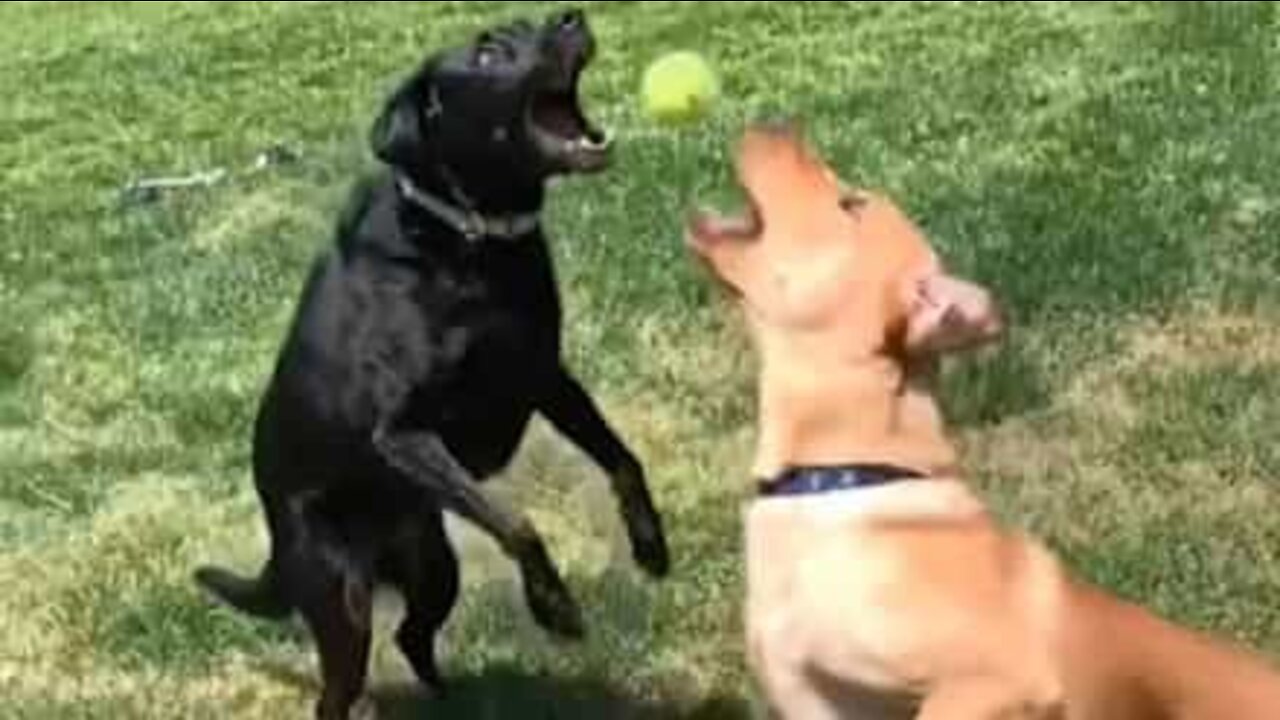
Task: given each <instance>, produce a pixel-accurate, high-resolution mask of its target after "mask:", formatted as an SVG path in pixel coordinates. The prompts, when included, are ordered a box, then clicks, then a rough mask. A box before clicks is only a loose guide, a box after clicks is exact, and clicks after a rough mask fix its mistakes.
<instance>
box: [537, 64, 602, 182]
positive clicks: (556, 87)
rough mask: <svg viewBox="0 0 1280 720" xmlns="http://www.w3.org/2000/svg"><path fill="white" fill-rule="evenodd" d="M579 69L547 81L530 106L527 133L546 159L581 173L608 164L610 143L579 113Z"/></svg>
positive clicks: (580, 111)
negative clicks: (564, 76)
mask: <svg viewBox="0 0 1280 720" xmlns="http://www.w3.org/2000/svg"><path fill="white" fill-rule="evenodd" d="M581 75H582V68H578V69H577V70H575V71H574V72H572V73H571V74H570V75H569V77H568V78H564V79H561V80H560V81H559V82H549V83H547V84H546V85H545V86H544V87H542V88H541V89H539V90H538V91H537V92H535V93H534V96H533V99H532V101H531V102H530V103H529V110H528V126H529V134H530V136H531V137H532V138H533V141H534V143H535V145H537V147H538V150H539V152H541V153H542V154H543V155H544V156H545V157H547V158H548V159H550V160H552V161H555V162H561V163H564V164H566V165H568V166H569V167H571V168H574V169H576V170H582V171H591V170H599V169H601V168H603V167H604V166H605V165H607V164H608V161H609V150H610V145H611V143H610V140H609V137H608V135H606V134H605V132H604V131H603V130H601V129H599V128H597V127H596V126H594V125H592V124H591V121H590V120H588V119H587V117H586V114H585V113H583V111H582V104H581V98H580V96H579V91H578V85H579V80H580V78H581Z"/></svg>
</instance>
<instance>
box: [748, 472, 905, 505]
mask: <svg viewBox="0 0 1280 720" xmlns="http://www.w3.org/2000/svg"><path fill="white" fill-rule="evenodd" d="M924 477H925V476H924V475H923V474H921V473H918V472H916V471H914V470H908V469H906V468H902V467H897V466H894V465H833V466H821V467H794V468H789V469H787V470H785V471H783V472H782V474H780V475H779V476H778V477H776V478H774V479H772V480H760V481H759V482H758V483H757V486H758V491H759V495H760V496H761V497H765V498H776V497H794V496H797V495H821V494H825V493H834V492H843V491H848V490H863V489H867V488H873V487H879V486H882V485H888V484H890V483H894V482H898V481H901V480H920V479H923V478H924Z"/></svg>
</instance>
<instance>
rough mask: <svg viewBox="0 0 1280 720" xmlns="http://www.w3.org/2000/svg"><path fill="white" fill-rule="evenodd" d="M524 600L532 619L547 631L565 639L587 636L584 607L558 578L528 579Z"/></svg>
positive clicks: (577, 638) (579, 638) (578, 638)
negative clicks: (583, 613)
mask: <svg viewBox="0 0 1280 720" xmlns="http://www.w3.org/2000/svg"><path fill="white" fill-rule="evenodd" d="M525 598H526V600H527V602H528V603H529V610H530V612H532V613H533V619H534V620H536V621H537V623H538V625H540V626H542V628H543V629H544V630H546V631H547V632H550V633H552V634H554V635H558V636H560V637H562V638H564V639H566V640H582V639H583V638H585V637H586V635H587V624H586V621H585V620H584V619H583V616H582V608H580V607H579V606H578V602H577V601H576V600H574V599H573V596H572V595H571V594H570V593H569V588H568V587H567V586H565V584H564V582H563V581H562V580H560V578H559V577H554V576H553V577H547V578H541V579H538V578H536V576H535V577H532V578H526V580H525Z"/></svg>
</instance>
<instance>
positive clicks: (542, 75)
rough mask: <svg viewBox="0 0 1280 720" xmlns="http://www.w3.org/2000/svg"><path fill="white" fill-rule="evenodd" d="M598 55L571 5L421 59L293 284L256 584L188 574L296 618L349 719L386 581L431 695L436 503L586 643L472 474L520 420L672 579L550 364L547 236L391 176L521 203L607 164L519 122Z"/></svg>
mask: <svg viewBox="0 0 1280 720" xmlns="http://www.w3.org/2000/svg"><path fill="white" fill-rule="evenodd" d="M592 49H593V46H592V39H591V34H590V31H589V29H588V28H587V27H586V24H585V21H584V19H583V18H582V16H581V15H580V14H576V13H572V14H569V15H567V16H561V17H558V18H555V19H553V20H551V21H549V22H548V23H547V24H545V25H543V26H541V27H534V26H533V25H530V24H527V23H526V24H517V25H514V26H509V27H504V28H499V29H496V30H493V31H490V32H488V33H485V34H484V35H482V36H481V37H480V38H478V39H477V40H476V41H475V42H474V43H472V44H470V45H467V46H466V47H461V48H458V49H455V50H452V51H450V52H447V53H442V54H440V55H437V56H434V57H432V58H430V59H428V61H427V62H426V63H425V64H424V65H423V66H422V67H421V68H420V69H419V70H418V71H417V72H416V73H414V74H413V75H412V76H411V77H410V78H409V79H408V81H407V82H406V83H405V84H404V85H403V86H402V87H401V88H400V89H399V90H398V91H397V92H396V93H394V95H393V96H392V97H391V99H390V100H389V102H388V103H387V106H386V108H385V109H384V111H383V112H382V114H381V116H380V117H379V118H378V119H377V122H376V123H375V126H374V130H373V134H372V145H373V148H374V152H375V154H376V155H377V156H378V157H379V158H380V159H381V160H382V161H383V162H384V163H385V164H386V165H387V166H388V171H387V172H386V174H385V175H383V176H380V177H378V178H376V179H375V180H373V181H371V182H369V183H366V184H363V185H361V186H360V187H359V188H358V189H357V190H356V191H355V192H354V194H353V200H352V202H351V204H350V206H349V208H348V211H347V212H346V213H345V214H344V216H343V218H342V219H341V221H340V222H339V225H338V229H337V237H336V242H335V243H334V246H333V247H332V248H331V249H330V250H329V251H328V252H327V253H326V254H325V255H324V256H323V257H321V258H320V259H319V260H318V261H317V263H316V265H315V267H314V268H313V270H312V272H311V274H310V277H309V279H308V281H307V283H306V286H305V289H304V292H303V294H302V298H301V302H300V306H299V310H298V314H297V316H296V318H295V321H294V324H293V326H292V328H291V330H290V333H289V335H288V337H287V340H286V342H285V344H284V347H283V348H282V352H281V355H280V358H279V361H278V365H277V367H276V370H275V373H274V375H273V377H272V380H271V382H270V384H269V386H268V388H267V391H266V393H265V396H264V398H263V400H262V404H261V406H260V412H259V416H258V419H257V423H256V427H255V436H254V455H253V466H254V474H255V480H256V487H257V490H258V494H259V497H260V499H261V503H262V508H263V512H264V515H265V520H266V524H267V527H268V529H269V531H270V537H271V552H270V558H269V559H268V560H267V562H266V564H265V567H264V568H263V569H262V571H261V573H260V574H259V576H258V577H257V578H256V579H245V578H241V577H238V576H236V575H233V574H232V573H230V572H228V571H226V570H222V569H217V568H202V569H200V570H199V571H198V572H197V580H198V581H199V583H200V584H201V585H202V586H204V587H205V588H207V589H208V590H210V591H211V592H213V593H214V594H216V595H217V596H218V597H220V598H222V599H223V600H224V601H225V602H227V603H229V604H231V605H232V606H234V607H236V608H238V609H240V610H242V611H244V612H246V613H249V614H251V615H254V616H257V617H261V618H267V619H283V618H286V617H289V616H290V615H292V614H293V613H294V612H297V613H299V614H300V615H301V616H302V617H303V618H304V619H305V620H306V622H307V624H308V626H309V628H310V630H311V632H312V634H313V637H314V638H315V641H316V644H317V649H318V652H319V656H320V661H321V670H322V674H323V683H324V687H323V691H322V695H321V698H320V700H319V702H318V704H317V708H316V713H317V716H318V717H321V718H326V719H327V718H346V717H349V715H350V713H351V712H352V708H353V706H354V705H355V703H356V702H357V701H358V700H359V698H360V696H361V695H362V694H363V692H364V686H365V683H366V672H367V670H366V668H367V664H368V656H369V646H370V624H371V622H370V621H371V618H370V615H371V598H372V594H373V591H374V589H375V587H377V586H380V585H389V586H391V587H394V588H395V589H397V590H398V591H399V592H400V593H402V594H403V595H404V597H405V600H406V606H407V616H406V618H405V619H404V622H403V624H402V625H401V627H400V629H399V631H398V633H397V635H396V640H397V643H398V646H399V647H400V648H401V649H402V651H403V653H404V655H405V656H406V658H407V659H408V660H409V662H410V663H411V664H412V666H413V668H414V670H415V671H416V673H417V675H418V677H419V678H420V679H421V681H422V682H423V683H424V685H426V686H427V687H428V688H430V689H432V690H435V691H438V690H440V689H441V688H442V683H441V678H440V676H439V673H438V671H437V668H436V659H435V649H434V645H435V637H436V634H437V632H438V630H439V629H440V627H441V626H442V625H443V624H444V622H445V620H446V618H447V617H448V615H449V613H450V611H451V609H452V607H453V605H454V603H455V601H456V598H457V595H458V561H457V558H456V557H455V556H454V553H453V550H452V548H451V547H450V545H449V542H448V540H447V538H446V536H445V532H444V519H443V515H442V513H443V512H444V511H450V512H454V513H456V514H457V515H459V516H461V517H463V518H466V519H467V520H469V521H471V522H473V523H475V524H476V525H478V526H479V527H481V528H483V529H484V530H485V531H487V532H488V533H490V534H491V535H492V536H493V537H494V538H495V539H496V541H497V542H498V543H499V544H500V546H501V547H502V548H503V549H504V551H505V552H506V553H507V554H508V555H509V556H510V557H511V558H512V559H513V560H514V561H515V562H516V563H517V564H518V565H519V568H520V570H521V574H522V577H523V580H524V585H525V591H526V599H527V603H528V605H529V607H530V609H531V611H532V613H533V615H534V617H535V618H536V620H537V621H538V622H539V623H540V624H541V625H542V626H543V627H545V628H547V629H548V630H549V631H551V632H553V633H556V634H558V635H561V636H565V637H570V638H576V637H581V636H582V635H583V633H584V628H583V620H582V617H581V613H580V609H579V607H578V605H577V604H576V602H575V601H574V599H573V597H572V596H571V594H570V592H569V590H568V589H567V587H566V586H565V583H564V582H563V580H562V579H561V577H560V574H559V573H558V571H557V570H556V567H555V566H554V564H553V563H552V561H551V559H550V558H549V556H548V554H547V551H546V548H545V545H544V543H543V541H542V539H541V537H540V536H539V534H538V532H537V531H536V529H535V528H534V527H533V525H532V524H531V523H530V522H529V520H528V519H527V518H526V516H525V515H524V514H523V513H521V512H519V511H518V510H517V509H515V508H512V507H508V506H506V505H504V504H503V503H501V502H499V501H498V500H497V499H495V498H494V497H492V496H491V495H490V494H489V493H487V492H486V491H485V490H484V489H483V486H482V484H481V483H482V481H483V480H484V479H485V478H487V477H490V476H492V475H493V474H494V473H496V472H498V471H500V470H502V469H504V468H505V467H506V466H507V465H508V464H509V462H510V460H511V459H512V456H513V454H514V452H515V451H516V450H517V446H518V444H519V443H520V441H521V439H522V436H523V434H524V432H525V429H526V426H527V424H528V422H529V421H530V419H531V417H532V416H533V414H534V413H540V414H542V415H543V416H544V417H546V418H547V419H548V420H549V421H550V422H551V423H552V425H553V426H554V427H556V428H557V429H558V430H559V431H560V432H561V433H562V434H563V435H565V436H566V437H567V438H569V439H570V440H571V441H573V442H574V443H575V444H576V445H577V446H579V447H580V448H581V449H582V450H583V451H584V452H585V453H586V454H587V455H588V456H589V457H590V458H591V459H592V460H593V461H594V462H595V463H597V464H598V465H600V466H601V467H602V468H603V469H604V470H605V471H606V472H607V473H608V474H609V476H610V478H611V479H612V482H613V487H614V490H615V492H616V494H617V497H618V499H619V502H620V505H621V510H622V514H623V517H624V519H625V522H626V526H627V528H628V531H629V534H630V537H631V541H632V549H633V553H634V556H635V558H636V560H637V561H638V563H639V564H640V565H641V566H643V567H644V568H645V569H646V570H647V571H648V572H649V573H650V574H652V575H653V576H656V577H661V576H664V575H665V574H666V573H667V571H668V562H669V561H668V551H667V546H666V541H665V539H664V536H663V530H662V525H661V521H660V518H659V516H658V514H657V512H656V511H655V509H654V506H653V503H652V500H651V498H650V495H649V491H648V489H647V487H646V482H645V477H644V471H643V469H642V467H641V464H640V462H639V461H638V460H637V459H636V458H635V456H634V455H633V454H632V452H631V451H630V450H628V448H627V447H626V446H625V445H624V444H623V443H622V441H620V440H619V439H618V438H617V437H616V435H615V434H614V432H613V431H611V429H610V428H609V426H608V425H607V424H606V422H605V420H604V419H603V418H602V417H601V416H600V413H599V412H598V410H597V409H596V407H595V405H594V403H593V401H592V400H591V398H590V397H589V396H588V394H587V393H586V392H585V391H584V390H583V388H582V387H581V386H580V385H579V383H578V382H577V381H576V380H575V379H574V377H573V376H572V375H571V374H570V372H569V371H568V370H567V369H566V368H565V366H564V364H563V362H562V360H561V354H560V339H561V309H560V304H559V299H558V296H557V288H556V281H555V277H554V274H553V268H552V263H551V258H550V253H549V251H548V247H547V244H546V240H545V238H544V237H543V236H542V234H541V232H540V231H537V232H534V233H531V234H530V235H528V236H527V237H523V238H519V239H516V240H511V239H502V238H468V237H466V236H464V235H463V234H461V233H459V232H458V231H457V230H456V229H455V228H454V227H452V226H450V225H449V224H448V223H446V222H443V221H442V220H440V219H439V218H437V217H436V216H435V215H433V214H432V213H430V212H427V211H426V210H424V209H422V208H421V207H420V206H418V205H416V204H415V203H413V202H411V201H410V200H409V199H408V198H406V197H405V196H404V195H403V194H402V192H401V191H400V189H399V188H398V186H397V184H396V182H395V179H394V176H395V175H396V174H400V175H402V176H403V177H405V178H408V179H410V180H411V181H412V182H413V183H414V184H415V185H416V186H418V187H420V188H422V189H424V190H426V191H428V192H431V193H433V194H435V195H437V196H439V197H441V198H447V199H450V200H456V201H458V202H466V203H470V204H471V208H472V209H474V210H477V211H479V212H481V213H485V214H489V215H494V214H503V213H518V212H529V211H536V210H537V209H538V208H540V207H541V205H542V202H543V194H544V186H545V184H546V183H547V182H548V181H549V180H551V179H552V178H553V177H554V176H557V175H561V174H565V173H569V172H588V171H597V170H600V169H602V168H603V166H604V163H603V162H602V160H603V158H602V154H601V152H600V151H599V148H598V147H596V146H595V145H594V144H593V147H596V149H595V150H592V151H585V150H584V151H582V152H577V153H575V152H570V151H568V150H566V151H564V152H548V151H547V146H546V145H545V144H542V145H539V144H538V143H537V142H535V138H534V137H533V136H532V133H533V130H532V129H531V124H530V122H529V112H530V104H531V103H534V102H538V101H539V100H538V97H543V98H544V99H545V96H546V94H547V88H552V89H554V90H555V91H556V92H555V93H553V94H556V95H557V97H559V96H565V95H564V93H565V92H566V91H571V92H570V94H575V93H576V91H572V88H570V87H569V85H570V84H572V83H569V84H566V83H567V82H568V81H569V80H572V82H576V77H577V74H578V72H579V71H580V70H581V69H582V67H583V66H585V65H586V63H587V61H588V60H589V59H590V55H591V52H592ZM482 53H487V56H486V57H481V54H482ZM566 88H567V89H568V90H566ZM539 93H542V94H543V95H542V96H539ZM565 97H568V96H565ZM571 115H572V113H571ZM556 122H558V123H559V125H560V130H561V132H563V133H567V134H573V133H576V132H579V131H580V132H582V133H584V134H585V133H591V134H592V135H593V136H596V135H598V134H597V133H596V131H595V130H594V129H592V128H590V126H589V125H588V124H586V122H585V120H582V119H581V117H580V116H575V117H568V118H567V119H566V116H565V114H564V108H561V112H560V114H559V117H558V119H557V120H556ZM566 123H567V124H566ZM575 123H577V124H580V127H576V126H575Z"/></svg>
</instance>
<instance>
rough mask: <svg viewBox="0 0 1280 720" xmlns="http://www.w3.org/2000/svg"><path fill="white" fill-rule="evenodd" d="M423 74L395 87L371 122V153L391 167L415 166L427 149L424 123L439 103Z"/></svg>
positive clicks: (426, 133) (434, 111) (426, 123)
mask: <svg viewBox="0 0 1280 720" xmlns="http://www.w3.org/2000/svg"><path fill="white" fill-rule="evenodd" d="M424 77H426V76H425V75H419V76H418V77H415V78H413V79H411V80H409V81H408V82H406V83H405V84H404V85H403V86H402V87H400V88H399V89H398V90H396V92H395V93H394V94H393V95H392V96H391V98H390V99H389V100H388V101H387V104H386V105H385V106H384V107H383V109H382V113H381V115H379V116H378V119H377V120H376V121H374V124H373V130H372V132H371V133H370V138H369V140H370V144H371V145H372V147H373V154H374V156H376V157H377V158H378V159H379V160H381V161H382V162H384V163H387V164H388V165H391V166H393V167H399V168H409V167H412V166H414V165H419V164H421V163H422V162H423V159H424V155H425V154H426V152H427V139H428V130H429V128H428V124H429V123H430V121H431V120H432V118H433V117H434V114H435V113H437V112H439V102H438V101H437V100H436V99H435V91H434V89H433V88H432V87H431V85H430V84H429V83H428V82H426V81H424V80H423V78H424Z"/></svg>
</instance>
